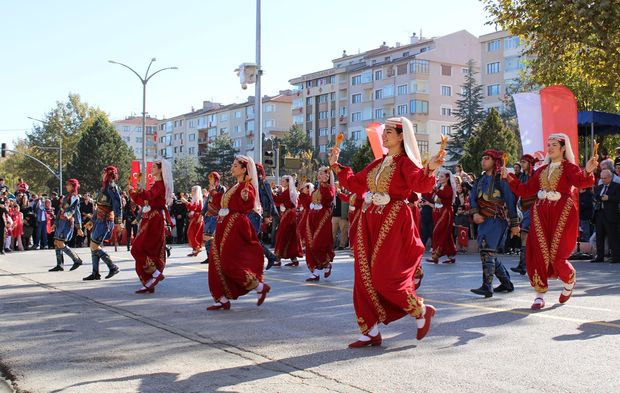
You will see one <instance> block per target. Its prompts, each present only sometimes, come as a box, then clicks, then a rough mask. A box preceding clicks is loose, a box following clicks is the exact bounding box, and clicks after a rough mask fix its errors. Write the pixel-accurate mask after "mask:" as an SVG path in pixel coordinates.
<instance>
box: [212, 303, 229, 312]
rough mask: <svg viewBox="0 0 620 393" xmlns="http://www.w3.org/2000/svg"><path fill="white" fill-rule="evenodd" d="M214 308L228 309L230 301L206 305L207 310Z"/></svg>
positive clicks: (213, 309)
mask: <svg viewBox="0 0 620 393" xmlns="http://www.w3.org/2000/svg"><path fill="white" fill-rule="evenodd" d="M215 310H230V302H226V303H219V304H217V303H216V304H214V305H212V306H209V307H207V311H215Z"/></svg>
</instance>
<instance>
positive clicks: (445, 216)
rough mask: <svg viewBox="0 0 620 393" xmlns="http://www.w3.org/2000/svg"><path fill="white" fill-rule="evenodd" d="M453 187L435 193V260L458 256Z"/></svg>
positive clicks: (445, 186) (446, 186) (445, 187)
mask: <svg viewBox="0 0 620 393" xmlns="http://www.w3.org/2000/svg"><path fill="white" fill-rule="evenodd" d="M452 195H453V193H452V187H451V186H450V185H449V184H446V185H444V186H443V187H442V188H440V189H438V190H437V191H435V208H434V209H433V223H434V227H433V259H435V260H437V259H439V258H441V257H442V256H444V255H446V256H448V257H453V256H455V255H456V246H455V245H454V238H453V237H452V234H453V233H454V208H453V207H452Z"/></svg>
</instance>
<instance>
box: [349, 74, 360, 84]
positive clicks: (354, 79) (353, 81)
mask: <svg viewBox="0 0 620 393" xmlns="http://www.w3.org/2000/svg"><path fill="white" fill-rule="evenodd" d="M351 84H352V85H353V86H355V85H361V84H362V76H361V75H355V76H353V77H351Z"/></svg>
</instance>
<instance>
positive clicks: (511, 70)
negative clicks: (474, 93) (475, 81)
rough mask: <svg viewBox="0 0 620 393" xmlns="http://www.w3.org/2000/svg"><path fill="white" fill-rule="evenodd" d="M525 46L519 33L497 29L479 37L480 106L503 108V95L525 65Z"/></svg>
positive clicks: (502, 109)
mask: <svg viewBox="0 0 620 393" xmlns="http://www.w3.org/2000/svg"><path fill="white" fill-rule="evenodd" d="M524 49H525V47H524V45H523V43H522V42H521V40H520V39H519V37H517V36H513V35H511V34H510V33H508V32H507V31H498V32H494V33H490V34H485V35H483V36H481V37H480V54H481V63H480V74H481V84H482V86H483V96H484V99H483V107H484V108H485V109H490V108H495V109H497V110H498V111H499V112H503V111H504V106H505V105H504V99H505V97H506V95H509V94H511V92H512V91H511V89H514V88H515V87H516V86H517V85H518V79H519V74H520V73H521V71H522V70H524V69H525V57H524V55H523V51H524Z"/></svg>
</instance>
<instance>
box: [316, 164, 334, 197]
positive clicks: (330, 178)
mask: <svg viewBox="0 0 620 393" xmlns="http://www.w3.org/2000/svg"><path fill="white" fill-rule="evenodd" d="M319 172H329V184H331V185H332V186H334V199H333V200H332V203H333V204H336V192H335V187H336V178H335V177H334V172H333V171H332V170H331V169H330V168H329V167H328V166H322V167H320V168H319ZM319 186H320V184H319Z"/></svg>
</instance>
